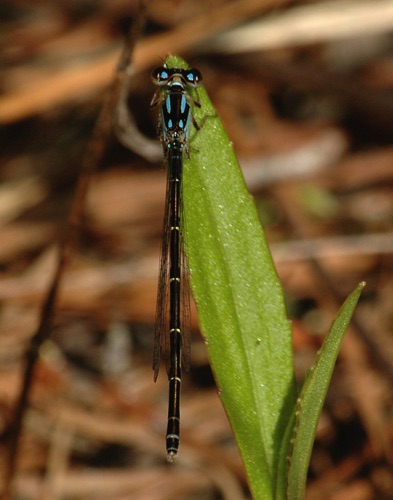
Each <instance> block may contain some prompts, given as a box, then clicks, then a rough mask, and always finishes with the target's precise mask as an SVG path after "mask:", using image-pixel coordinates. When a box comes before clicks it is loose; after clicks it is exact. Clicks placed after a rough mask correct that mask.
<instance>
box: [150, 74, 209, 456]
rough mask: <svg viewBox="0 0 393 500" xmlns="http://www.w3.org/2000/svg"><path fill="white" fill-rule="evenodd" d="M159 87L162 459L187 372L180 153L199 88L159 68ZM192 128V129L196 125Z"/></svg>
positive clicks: (175, 433) (192, 77) (173, 443)
mask: <svg viewBox="0 0 393 500" xmlns="http://www.w3.org/2000/svg"><path fill="white" fill-rule="evenodd" d="M152 79H153V82H154V83H155V84H156V85H158V86H159V87H160V88H159V89H158V90H157V92H156V94H155V95H154V97H153V99H152V102H151V107H153V106H155V105H158V104H159V105H160V114H161V119H160V129H161V141H162V146H163V149H164V159H165V162H166V166H167V188H166V201H165V216H164V229H163V240H162V247H161V261H160V274H159V284H158V296H157V311H156V325H155V336H154V359H153V370H154V380H156V379H157V376H158V370H159V367H160V361H161V352H162V349H163V348H164V350H166V351H167V354H168V361H167V373H168V379H169V403H168V426H167V434H166V451H167V459H168V461H169V462H173V461H174V460H175V459H176V456H177V452H178V449H179V441H180V437H179V436H180V388H181V368H182V364H183V366H184V368H185V369H188V368H189V363H190V339H189V336H188V333H189V332H188V331H187V329H186V328H185V327H186V326H187V325H186V323H187V315H188V316H189V291H188V283H187V282H186V279H185V272H184V271H185V261H184V252H183V250H184V232H183V231H184V223H183V222H184V219H183V210H182V208H183V206H182V174H183V155H184V154H185V155H186V156H187V157H188V158H189V156H190V148H189V135H190V123H191V122H192V123H194V125H195V126H196V123H195V121H194V120H193V117H192V109H191V108H192V105H196V106H198V107H200V104H199V103H198V102H197V101H195V100H194V99H193V98H192V97H191V95H190V91H191V90H192V89H195V88H196V87H198V86H199V85H200V81H201V79H202V75H201V74H200V72H199V71H198V70H196V69H187V70H185V69H178V68H176V69H175V68H166V67H160V68H157V69H155V70H154V71H153V73H152ZM196 128H197V127H196Z"/></svg>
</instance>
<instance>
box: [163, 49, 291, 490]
mask: <svg viewBox="0 0 393 500" xmlns="http://www.w3.org/2000/svg"><path fill="white" fill-rule="evenodd" d="M166 64H167V65H168V67H178V68H187V67H188V66H187V65H186V64H185V63H184V61H182V60H181V59H180V58H177V57H173V56H171V57H169V58H168V59H167V61H166ZM192 96H193V98H195V99H196V100H198V99H199V100H200V103H201V108H200V109H199V108H197V107H196V106H193V110H194V116H195V120H196V122H197V123H198V124H199V126H200V130H198V131H195V130H194V129H193V130H192V132H191V138H190V151H191V155H190V156H191V158H190V160H185V162H184V174H183V178H184V187H183V196H184V213H185V221H186V253H187V259H188V264H189V268H190V273H191V285H192V290H193V295H194V297H195V300H196V303H197V307H198V315H199V322H200V326H201V330H202V333H203V335H204V338H205V339H206V343H207V347H208V352H209V357H210V361H211V365H212V368H213V371H214V374H215V377H216V382H217V386H218V388H219V394H220V397H221V400H222V403H223V405H224V407H225V410H226V412H227V415H228V417H229V420H230V423H231V426H232V429H233V432H234V434H235V437H236V440H237V443H238V446H239V448H240V452H241V455H242V458H243V461H244V464H245V468H246V471H247V475H248V478H249V483H250V487H251V490H252V492H253V495H254V497H255V498H263V499H264V500H269V499H273V498H276V497H275V483H276V479H277V478H276V476H277V470H278V461H279V460H280V459H281V458H280V449H281V446H282V441H283V439H284V434H285V431H286V427H287V423H288V421H289V418H290V416H291V414H292V410H293V407H294V406H295V402H296V389H295V383H294V373H293V364H292V349H291V341H292V338H291V328H290V324H289V322H288V319H287V317H286V313H285V306H284V300H283V293H282V289H281V286H280V283H279V280H278V278H277V274H276V271H275V268H274V265H273V262H272V259H271V255H270V251H269V249H268V246H267V243H266V239H265V236H264V234H263V232H262V229H261V226H260V222H259V219H258V215H257V211H256V208H255V205H254V202H253V201H252V199H251V197H250V195H249V193H248V191H247V188H246V185H245V182H244V179H243V176H242V173H241V171H240V169H239V166H238V163H237V160H236V157H235V154H234V152H233V148H232V145H231V142H230V141H229V139H228V137H227V135H226V133H225V131H224V128H223V126H222V124H221V122H220V120H219V118H218V117H217V114H216V111H215V109H214V108H213V106H212V104H211V102H210V100H209V98H208V97H207V94H206V92H205V91H204V89H203V88H201V89H198V97H196V94H195V93H192ZM284 448H286V449H287V450H289V440H288V443H287V446H284Z"/></svg>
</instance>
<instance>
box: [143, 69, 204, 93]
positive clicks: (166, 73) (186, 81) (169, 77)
mask: <svg viewBox="0 0 393 500" xmlns="http://www.w3.org/2000/svg"><path fill="white" fill-rule="evenodd" d="M151 78H152V80H153V83H155V84H156V85H158V86H159V87H163V86H164V85H171V83H174V82H177V83H182V84H183V85H185V86H187V87H192V88H196V87H199V85H200V84H201V81H202V74H201V72H200V71H199V70H198V69H195V68H190V69H180V68H165V67H164V66H160V67H158V68H156V69H155V70H153V72H152V74H151Z"/></svg>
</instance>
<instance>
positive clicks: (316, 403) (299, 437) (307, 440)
mask: <svg viewBox="0 0 393 500" xmlns="http://www.w3.org/2000/svg"><path fill="white" fill-rule="evenodd" d="M364 287H365V283H360V284H359V285H358V286H357V288H356V289H355V290H354V291H353V292H352V294H351V295H350V296H349V297H348V298H347V300H346V301H345V302H344V304H343V306H342V308H341V309H340V311H339V313H338V315H337V317H336V319H335V321H334V322H333V325H332V328H331V330H330V332H329V334H328V335H327V337H326V339H325V341H324V343H323V346H322V348H321V349H320V351H319V352H318V356H317V360H316V363H315V364H314V365H313V366H312V368H311V369H310V371H309V373H308V376H307V379H306V381H305V383H304V385H303V389H302V392H301V394H300V397H299V399H298V403H297V411H296V415H295V418H293V417H292V420H293V421H294V420H296V426H295V435H294V442H293V449H292V453H291V455H290V458H289V464H290V465H289V469H288V490H287V494H288V500H303V499H304V496H305V488H306V480H307V471H308V467H309V462H310V456H311V451H312V447H313V443H314V439H315V433H316V429H317V425H318V420H319V416H320V413H321V410H322V406H323V403H324V400H325V397H326V393H327V390H328V387H329V383H330V379H331V376H332V372H333V368H334V364H335V362H336V359H337V355H338V351H339V349H340V346H341V342H342V340H343V337H344V333H345V331H346V329H347V327H348V324H349V322H350V320H351V317H352V314H353V311H354V310H355V307H356V304H357V302H358V300H359V297H360V294H361V292H362V290H363V288H364Z"/></svg>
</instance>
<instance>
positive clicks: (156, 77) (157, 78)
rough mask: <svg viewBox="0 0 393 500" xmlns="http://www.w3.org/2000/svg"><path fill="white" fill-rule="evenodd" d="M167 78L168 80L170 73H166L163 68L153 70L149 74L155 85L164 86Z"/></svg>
mask: <svg viewBox="0 0 393 500" xmlns="http://www.w3.org/2000/svg"><path fill="white" fill-rule="evenodd" d="M169 78H170V73H169V71H168V68H164V67H163V66H160V67H159V68H156V69H155V70H153V71H152V74H151V79H152V80H153V82H154V83H155V84H156V85H165V83H166V82H167V81H168V80H169Z"/></svg>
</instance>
